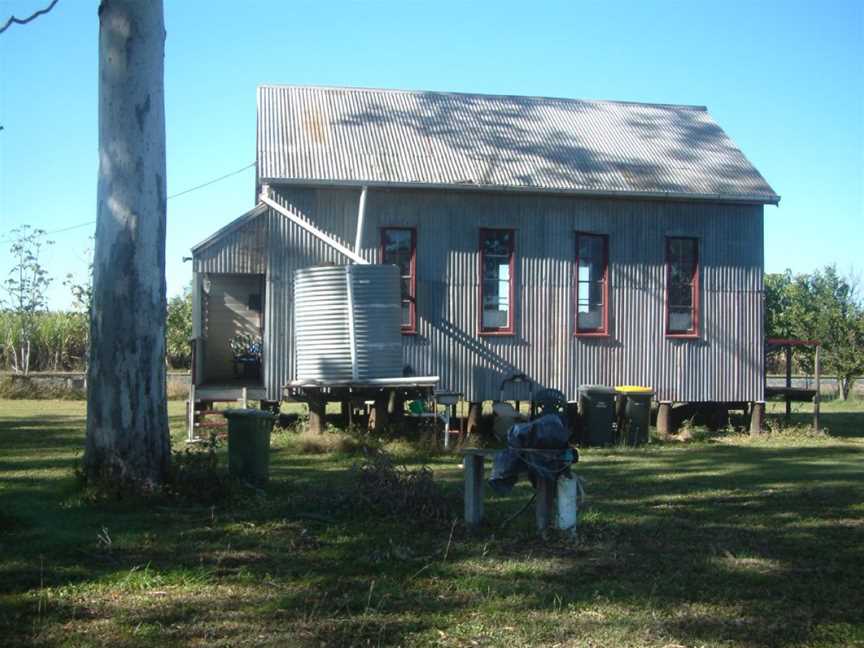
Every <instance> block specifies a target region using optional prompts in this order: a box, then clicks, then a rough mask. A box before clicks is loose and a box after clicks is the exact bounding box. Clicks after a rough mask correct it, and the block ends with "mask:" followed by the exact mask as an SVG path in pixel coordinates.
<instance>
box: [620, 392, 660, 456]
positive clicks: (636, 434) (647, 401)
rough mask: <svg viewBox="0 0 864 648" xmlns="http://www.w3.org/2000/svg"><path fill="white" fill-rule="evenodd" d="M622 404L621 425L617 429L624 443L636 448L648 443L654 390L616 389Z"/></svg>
mask: <svg viewBox="0 0 864 648" xmlns="http://www.w3.org/2000/svg"><path fill="white" fill-rule="evenodd" d="M616 389H617V391H618V393H619V394H620V398H621V400H622V401H623V402H624V407H623V412H621V414H622V416H620V420H621V421H622V425H621V427H620V428H619V431H620V433H621V436H622V439H623V440H624V443H625V444H626V445H628V446H638V445H642V444H645V443H648V426H650V425H651V401H652V400H654V390H653V389H651V388H650V387H637V386H634V385H625V386H619V387H617V388H616Z"/></svg>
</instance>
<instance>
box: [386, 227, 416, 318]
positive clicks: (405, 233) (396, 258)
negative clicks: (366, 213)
mask: <svg viewBox="0 0 864 648" xmlns="http://www.w3.org/2000/svg"><path fill="white" fill-rule="evenodd" d="M381 263H384V264H392V265H395V266H398V267H399V274H400V275H401V279H402V332H403V333H416V332H417V230H416V229H414V228H413V227H382V228H381Z"/></svg>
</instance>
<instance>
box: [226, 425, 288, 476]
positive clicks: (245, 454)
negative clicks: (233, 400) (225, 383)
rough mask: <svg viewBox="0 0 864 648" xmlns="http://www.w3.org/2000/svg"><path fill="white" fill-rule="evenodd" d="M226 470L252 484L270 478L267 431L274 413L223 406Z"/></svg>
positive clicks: (268, 431) (269, 429) (271, 426)
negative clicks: (225, 429) (225, 430)
mask: <svg viewBox="0 0 864 648" xmlns="http://www.w3.org/2000/svg"><path fill="white" fill-rule="evenodd" d="M225 418H226V419H228V472H229V473H230V474H231V476H232V477H237V478H238V479H242V480H243V481H246V482H249V483H251V484H254V485H256V486H264V485H265V484H266V483H267V481H268V480H269V479H270V433H271V432H272V431H273V422H274V421H275V420H276V416H275V415H274V414H272V413H271V412H267V411H264V410H257V409H229V410H225Z"/></svg>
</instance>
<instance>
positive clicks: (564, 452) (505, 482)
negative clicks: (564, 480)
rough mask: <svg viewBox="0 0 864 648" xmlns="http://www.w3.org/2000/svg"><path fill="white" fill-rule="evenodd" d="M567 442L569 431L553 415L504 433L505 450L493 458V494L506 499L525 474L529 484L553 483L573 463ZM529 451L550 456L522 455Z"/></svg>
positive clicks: (572, 455) (491, 484) (491, 480)
mask: <svg viewBox="0 0 864 648" xmlns="http://www.w3.org/2000/svg"><path fill="white" fill-rule="evenodd" d="M569 440H570V431H569V430H568V429H567V428H566V427H565V426H564V424H563V423H562V421H561V418H560V417H559V416H557V415H555V414H548V415H546V416H541V417H540V418H538V419H536V420H534V421H529V422H528V423H517V424H515V425H514V426H513V427H511V428H510V431H509V432H508V433H507V448H506V449H505V450H502V451H501V452H499V453H498V454H497V455H495V461H494V463H493V465H492V478H491V479H490V480H489V485H490V486H491V487H492V489H493V490H494V491H495V492H496V493H498V494H500V495H506V494H507V493H509V492H510V491H511V490H512V489H513V486H514V485H515V484H516V482H517V481H518V480H519V476H520V475H526V474H527V475H528V476H529V478H530V479H531V482H532V483H534V481H535V480H536V479H537V478H538V477H540V478H542V479H552V480H554V479H556V478H557V477H558V475H559V474H561V473H564V472H567V471H569V467H570V464H571V463H573V462H574V461H576V455H575V451H574V450H572V449H570V448H569V446H568V442H569ZM528 449H530V450H547V451H549V452H525V450H528ZM556 451H559V452H556Z"/></svg>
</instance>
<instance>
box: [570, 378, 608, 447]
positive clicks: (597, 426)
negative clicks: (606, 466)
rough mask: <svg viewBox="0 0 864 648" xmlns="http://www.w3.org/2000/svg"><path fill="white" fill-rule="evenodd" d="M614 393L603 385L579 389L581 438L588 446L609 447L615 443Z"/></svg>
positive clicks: (585, 386) (584, 386)
mask: <svg viewBox="0 0 864 648" xmlns="http://www.w3.org/2000/svg"><path fill="white" fill-rule="evenodd" d="M615 396H616V391H615V390H614V389H612V388H611V387H607V386H605V385H582V386H581V387H579V410H580V412H581V414H582V438H583V440H584V441H586V442H587V444H588V445H589V446H609V445H614V444H615V442H616V434H615V432H616V425H615Z"/></svg>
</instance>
